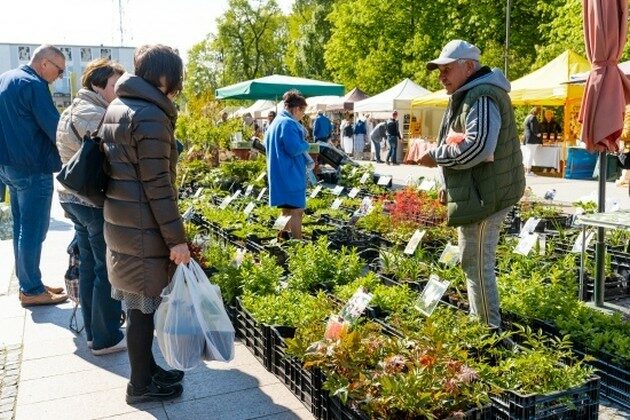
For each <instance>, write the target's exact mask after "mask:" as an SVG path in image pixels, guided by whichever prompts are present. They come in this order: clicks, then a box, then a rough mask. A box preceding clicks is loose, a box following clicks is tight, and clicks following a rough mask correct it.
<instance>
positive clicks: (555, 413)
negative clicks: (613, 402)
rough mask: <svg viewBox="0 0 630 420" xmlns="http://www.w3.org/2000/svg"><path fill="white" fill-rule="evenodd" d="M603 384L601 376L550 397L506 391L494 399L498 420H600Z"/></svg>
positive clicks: (495, 414)
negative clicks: (600, 390)
mask: <svg viewBox="0 0 630 420" xmlns="http://www.w3.org/2000/svg"><path fill="white" fill-rule="evenodd" d="M599 382H600V379H599V377H597V376H594V377H592V378H591V379H589V380H587V381H586V382H585V383H584V384H583V385H582V386H578V387H574V388H571V389H567V390H564V391H558V392H553V393H550V394H546V395H538V394H531V395H520V394H519V393H518V392H515V391H504V392H503V393H501V394H500V395H498V396H493V397H491V400H492V407H493V418H495V419H500V420H503V419H508V420H512V419H518V420H529V419H532V420H533V419H554V420H555V419H567V420H569V419H571V420H587V419H597V418H598V413H599Z"/></svg>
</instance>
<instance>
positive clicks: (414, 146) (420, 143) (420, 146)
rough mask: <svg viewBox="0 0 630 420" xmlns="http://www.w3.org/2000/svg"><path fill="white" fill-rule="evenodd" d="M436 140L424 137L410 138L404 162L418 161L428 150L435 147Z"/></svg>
mask: <svg viewBox="0 0 630 420" xmlns="http://www.w3.org/2000/svg"><path fill="white" fill-rule="evenodd" d="M435 147H436V145H435V142H432V141H429V140H425V139H422V138H413V139H410V140H409V150H407V154H406V155H405V159H404V161H403V162H404V163H416V162H418V160H419V159H420V157H421V156H422V155H423V154H424V153H426V152H427V151H428V150H431V149H435Z"/></svg>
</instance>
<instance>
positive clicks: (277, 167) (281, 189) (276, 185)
mask: <svg viewBox="0 0 630 420" xmlns="http://www.w3.org/2000/svg"><path fill="white" fill-rule="evenodd" d="M265 148H266V149H267V179H268V181H269V205H270V206H283V205H289V206H294V207H297V208H301V209H303V208H305V207H306V159H305V157H304V152H306V151H307V150H308V143H307V142H306V140H305V137H304V128H303V127H302V125H301V124H300V123H299V122H298V121H297V120H296V119H295V118H293V116H292V115H291V114H290V113H289V112H288V111H286V110H283V111H282V112H280V114H278V116H277V117H276V118H275V119H274V120H273V122H272V123H271V125H270V126H269V129H267V132H266V133H265Z"/></svg>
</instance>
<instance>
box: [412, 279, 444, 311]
mask: <svg viewBox="0 0 630 420" xmlns="http://www.w3.org/2000/svg"><path fill="white" fill-rule="evenodd" d="M449 284H450V282H448V281H442V280H440V278H439V277H438V276H436V275H435V274H431V276H430V277H429V282H428V283H427V285H426V286H425V287H424V290H423V291H422V294H421V295H420V297H419V298H418V300H417V301H416V304H415V307H416V309H417V310H418V311H420V312H421V313H423V314H424V315H426V316H431V314H433V311H435V308H436V307H437V305H438V303H439V302H440V299H442V296H443V295H444V292H446V289H448V286H449Z"/></svg>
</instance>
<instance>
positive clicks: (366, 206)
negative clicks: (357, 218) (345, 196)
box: [355, 197, 374, 216]
mask: <svg viewBox="0 0 630 420" xmlns="http://www.w3.org/2000/svg"><path fill="white" fill-rule="evenodd" d="M373 209H374V207H373V206H372V199H371V198H370V197H363V200H361V205H360V206H359V209H358V210H357V211H356V212H355V214H357V215H363V216H365V215H367V214H370V213H372V210H373Z"/></svg>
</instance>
